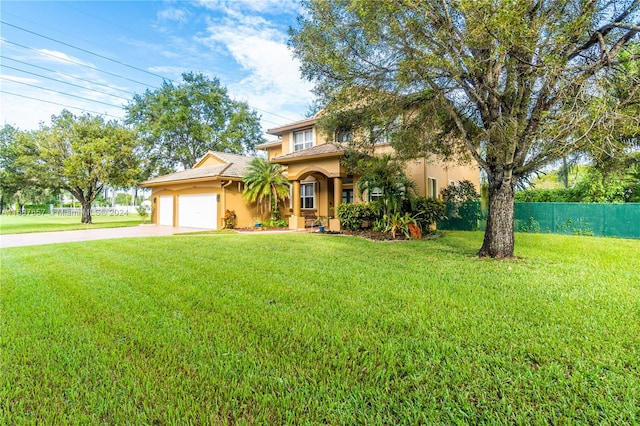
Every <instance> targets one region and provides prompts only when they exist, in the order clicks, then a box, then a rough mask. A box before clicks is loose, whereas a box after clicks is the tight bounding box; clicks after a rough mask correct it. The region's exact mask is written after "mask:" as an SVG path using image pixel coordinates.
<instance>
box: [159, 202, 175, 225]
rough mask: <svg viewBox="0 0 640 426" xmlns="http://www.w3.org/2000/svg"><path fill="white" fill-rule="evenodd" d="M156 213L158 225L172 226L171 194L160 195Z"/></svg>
mask: <svg viewBox="0 0 640 426" xmlns="http://www.w3.org/2000/svg"><path fill="white" fill-rule="evenodd" d="M158 214H159V215H160V217H159V218H158V224H159V225H165V226H173V196H172V195H168V196H166V195H165V196H162V197H160V208H159V209H158Z"/></svg>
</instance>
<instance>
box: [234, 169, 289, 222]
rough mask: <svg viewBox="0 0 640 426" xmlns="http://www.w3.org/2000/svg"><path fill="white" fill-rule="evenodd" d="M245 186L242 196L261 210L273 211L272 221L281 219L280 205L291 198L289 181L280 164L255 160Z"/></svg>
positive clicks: (247, 174) (244, 180)
mask: <svg viewBox="0 0 640 426" xmlns="http://www.w3.org/2000/svg"><path fill="white" fill-rule="evenodd" d="M242 181H243V182H244V184H245V187H244V191H243V192H242V195H243V196H244V198H245V200H247V201H248V202H250V203H254V202H255V203H257V204H258V207H259V208H260V209H264V210H263V211H266V210H267V209H269V210H270V211H271V218H272V219H279V217H280V209H279V208H278V203H279V202H280V201H283V200H285V199H286V198H287V197H288V196H289V181H288V180H287V178H286V177H284V174H283V173H282V167H281V166H280V164H273V163H269V162H268V161H267V160H265V159H264V158H254V159H253V160H251V163H249V166H248V167H247V173H246V175H245V176H244V178H243V179H242Z"/></svg>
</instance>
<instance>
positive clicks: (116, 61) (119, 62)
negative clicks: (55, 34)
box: [0, 20, 171, 80]
mask: <svg viewBox="0 0 640 426" xmlns="http://www.w3.org/2000/svg"><path fill="white" fill-rule="evenodd" d="M0 23H2V24H4V25H7V26H9V27H13V28H16V29H18V30H21V31H24V32H26V33H29V34H33V35H36V36H38V37H42V38H44V39H46V40H50V41H53V42H56V43H60V44H62V45H64V46H67V47H71V48H72V49H76V50H79V51H81V52H84V53H88V54H89V55H93V56H96V57H98V58H101V59H105V60H107V61H111V62H114V63H116V64H118V65H122V66H124V67H127V68H131V69H134V70H136V71H140V72H143V73H146V74H149V75H153V76H155V77H160V78H161V79H163V80H171V79H168V78H167V77H164V76H162V75H160V74H156V73H153V72H151V71H147V70H143V69H142V68H138V67H135V66H133V65H129V64H126V63H124V62H122V61H118V60H117V59H112V58H108V57H106V56H104V55H100V54H99V53H95V52H92V51H90V50H87V49H83V48H81V47H78V46H74V45H72V44H69V43H65V42H64V41H60V40H56V39H55V38H52V37H47V36H46V35H43V34H40V33H37V32H35V31H30V30H28V29H26V28H23V27H19V26H18V25H13V24H10V23H8V22H5V21H3V20H0Z"/></svg>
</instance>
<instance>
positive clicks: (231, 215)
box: [224, 210, 236, 229]
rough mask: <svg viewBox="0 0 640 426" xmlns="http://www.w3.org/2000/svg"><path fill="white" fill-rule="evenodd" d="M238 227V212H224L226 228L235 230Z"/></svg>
mask: <svg viewBox="0 0 640 426" xmlns="http://www.w3.org/2000/svg"><path fill="white" fill-rule="evenodd" d="M235 227H236V212H235V210H227V211H225V212H224V228H225V229H233V228H235Z"/></svg>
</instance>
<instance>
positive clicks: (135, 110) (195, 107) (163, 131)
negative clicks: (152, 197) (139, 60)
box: [126, 73, 263, 175]
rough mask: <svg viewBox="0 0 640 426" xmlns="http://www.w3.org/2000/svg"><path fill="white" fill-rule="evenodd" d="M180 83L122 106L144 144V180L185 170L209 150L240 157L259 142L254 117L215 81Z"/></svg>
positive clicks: (196, 77) (194, 78)
mask: <svg viewBox="0 0 640 426" xmlns="http://www.w3.org/2000/svg"><path fill="white" fill-rule="evenodd" d="M182 79H183V81H182V82H180V83H173V82H171V81H164V82H163V83H162V86H161V87H160V88H159V89H157V90H154V91H150V90H147V91H146V92H144V93H143V94H136V95H135V96H134V97H133V100H132V101H131V102H130V103H129V105H128V106H127V107H126V109H127V119H126V120H127V123H129V124H134V125H135V126H136V127H137V130H138V133H139V135H140V138H141V139H142V140H143V142H144V144H143V146H144V157H145V158H146V159H147V163H146V164H145V165H144V166H145V168H146V170H147V175H153V174H158V173H165V172H169V171H175V170H176V169H177V168H179V167H181V168H184V169H187V168H190V167H192V166H193V165H194V164H195V163H196V162H197V160H198V159H199V158H200V157H202V156H203V155H204V154H206V153H207V151H209V150H213V151H221V152H229V153H234V154H243V153H248V152H253V150H254V147H255V145H257V144H259V143H261V142H263V137H262V130H261V127H260V119H259V117H258V115H257V113H256V112H255V111H253V110H250V109H249V106H248V105H247V103H246V102H238V101H234V100H232V99H231V98H230V97H229V95H228V93H227V90H226V89H225V88H224V87H223V86H222V85H221V84H220V82H219V81H218V79H216V78H214V79H209V78H207V77H206V76H204V75H202V74H193V73H185V74H183V75H182Z"/></svg>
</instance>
